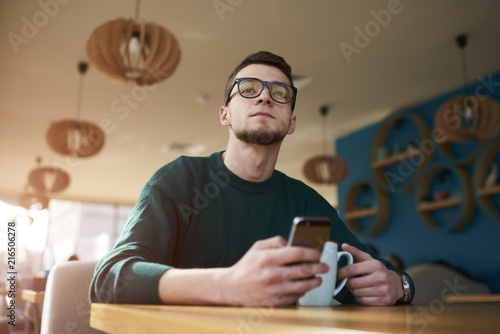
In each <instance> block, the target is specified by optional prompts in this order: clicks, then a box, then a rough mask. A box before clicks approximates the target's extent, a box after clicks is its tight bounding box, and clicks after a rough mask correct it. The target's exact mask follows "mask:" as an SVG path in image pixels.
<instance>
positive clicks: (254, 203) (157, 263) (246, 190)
mask: <svg viewBox="0 0 500 334" xmlns="http://www.w3.org/2000/svg"><path fill="white" fill-rule="evenodd" d="M221 155H222V152H218V153H214V154H212V155H211V156H209V157H179V158H178V159H176V160H174V161H173V162H171V163H169V164H167V165H165V166H163V167H162V168H160V169H159V170H158V171H157V172H156V173H155V174H154V175H153V176H152V177H151V179H150V180H149V181H148V183H147V184H146V186H145V187H144V189H143V191H142V193H141V195H140V197H139V200H138V202H137V204H136V206H135V208H134V210H133V211H132V213H131V215H130V217H129V219H128V221H127V224H126V225H125V228H124V230H123V232H122V234H121V236H120V238H119V240H118V242H117V244H116V245H115V246H114V248H113V249H112V250H111V252H110V253H108V254H107V255H106V256H105V257H104V258H103V259H101V261H100V262H99V264H98V265H97V267H96V271H95V275H94V278H93V280H92V283H91V286H90V299H91V301H92V302H108V303H109V302H112V303H148V304H153V303H160V299H159V296H158V282H159V279H160V276H161V275H162V274H163V273H164V272H165V270H167V269H169V268H172V267H176V268H210V267H228V266H231V265H233V264H234V263H236V262H237V261H238V260H239V259H240V258H241V257H242V256H243V255H244V254H245V252H246V251H247V250H248V249H249V248H250V246H252V244H253V243H254V242H255V241H257V240H260V239H265V238H269V237H271V236H275V235H281V236H283V237H285V238H287V237H288V234H289V232H290V227H291V224H292V220H293V218H294V217H295V216H305V215H307V216H328V217H330V219H331V220H332V222H333V229H332V232H331V235H330V239H331V240H333V241H335V242H337V243H338V244H339V247H340V244H341V243H344V242H346V243H349V244H351V245H353V246H356V247H358V248H360V249H362V250H364V251H367V252H370V253H371V254H372V255H373V256H375V255H374V254H373V253H372V252H371V251H370V250H369V249H368V247H366V246H364V245H363V244H361V243H360V242H359V240H358V239H357V238H356V237H355V236H354V235H353V234H352V233H351V232H350V231H349V230H348V228H347V227H346V226H345V224H344V223H343V222H342V221H341V220H340V219H339V217H338V214H337V211H336V210H335V209H334V208H333V207H332V206H331V205H330V204H329V203H328V202H327V201H326V200H325V199H324V198H323V197H321V196H320V195H319V194H318V193H317V192H316V191H314V190H313V189H312V188H310V187H308V186H307V185H305V184H304V183H302V182H301V181H298V180H295V179H292V178H290V177H288V176H286V175H285V174H283V173H281V172H279V171H276V170H275V171H274V172H273V175H272V176H271V178H269V179H268V180H266V181H264V182H250V181H245V180H243V179H241V178H239V177H238V176H236V175H235V174H233V173H232V172H231V171H230V170H229V169H228V168H227V167H226V166H225V165H224V163H223V161H222V157H221ZM384 263H385V264H386V265H387V266H389V263H388V262H384ZM391 269H394V268H392V267H391ZM336 298H337V299H338V300H339V301H340V302H342V303H354V302H355V300H354V298H353V296H352V295H351V294H350V293H349V290H348V289H344V291H342V292H341V293H340V294H339V295H337V297H336Z"/></svg>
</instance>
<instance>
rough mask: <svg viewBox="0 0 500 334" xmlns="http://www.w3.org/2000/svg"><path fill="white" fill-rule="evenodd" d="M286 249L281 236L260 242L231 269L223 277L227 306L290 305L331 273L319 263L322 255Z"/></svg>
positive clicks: (300, 249)
mask: <svg viewBox="0 0 500 334" xmlns="http://www.w3.org/2000/svg"><path fill="white" fill-rule="evenodd" d="M285 246H286V241H285V239H283V238H282V237H281V236H277V237H272V238H269V239H265V240H260V241H257V242H256V243H255V244H253V246H252V247H251V248H250V249H249V250H248V251H247V253H246V254H245V255H244V256H243V257H242V258H241V259H240V261H238V262H237V263H236V264H234V265H233V266H232V267H230V268H227V271H226V272H225V273H224V274H223V275H222V277H221V278H222V280H223V281H224V291H223V294H222V295H223V298H222V300H223V301H224V303H225V304H229V305H241V306H253V307H259V306H267V307H274V306H282V305H288V304H291V303H294V302H296V301H297V300H298V299H299V298H300V297H302V296H303V295H304V294H305V293H306V292H307V291H309V290H311V289H313V288H315V287H317V286H319V285H320V284H321V278H320V277H315V275H316V274H322V273H326V272H328V270H329V268H328V265H327V264H326V263H319V259H320V257H321V253H320V252H319V251H317V250H316V249H310V248H305V247H285ZM308 262H309V263H308ZM221 283H222V282H221Z"/></svg>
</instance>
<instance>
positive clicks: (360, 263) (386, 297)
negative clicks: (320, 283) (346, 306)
mask: <svg viewBox="0 0 500 334" xmlns="http://www.w3.org/2000/svg"><path fill="white" fill-rule="evenodd" d="M342 249H343V250H344V251H346V252H349V253H351V254H352V256H353V258H354V259H355V260H356V261H357V263H354V264H351V265H347V266H345V267H342V268H340V269H339V270H338V273H337V278H338V279H343V278H345V277H348V280H347V283H346V286H347V287H348V288H349V290H351V293H352V294H353V296H354V297H355V298H356V300H357V301H358V302H359V303H361V304H363V305H393V304H395V303H396V302H397V301H398V300H399V299H400V298H401V297H403V287H402V284H401V279H400V278H399V275H398V274H396V273H395V272H394V271H392V270H389V269H387V267H386V266H385V265H384V264H383V263H382V262H380V261H378V260H376V259H374V258H373V257H372V256H371V255H370V254H368V253H365V252H363V251H361V250H359V249H357V248H356V247H353V246H351V245H348V244H343V245H342Z"/></svg>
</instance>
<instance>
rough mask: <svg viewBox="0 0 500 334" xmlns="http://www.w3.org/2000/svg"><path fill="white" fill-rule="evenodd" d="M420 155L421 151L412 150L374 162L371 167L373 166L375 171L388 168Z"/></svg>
mask: <svg viewBox="0 0 500 334" xmlns="http://www.w3.org/2000/svg"><path fill="white" fill-rule="evenodd" d="M419 154H420V150H418V149H412V150H408V151H406V152H403V153H400V154H396V155H392V156H390V157H388V158H385V159H383V160H377V161H373V162H372V163H371V165H372V168H373V169H375V168H382V167H386V166H390V165H394V164H397V163H400V162H401V161H402V160H407V159H410V158H413V157H415V156H417V155H419Z"/></svg>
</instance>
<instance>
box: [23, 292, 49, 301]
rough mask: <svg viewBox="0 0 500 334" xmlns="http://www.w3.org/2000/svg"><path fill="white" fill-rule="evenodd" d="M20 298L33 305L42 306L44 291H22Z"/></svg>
mask: <svg viewBox="0 0 500 334" xmlns="http://www.w3.org/2000/svg"><path fill="white" fill-rule="evenodd" d="M21 298H22V299H24V300H26V301H28V302H30V303H33V304H43V299H44V298H45V291H33V290H22V291H21Z"/></svg>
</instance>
